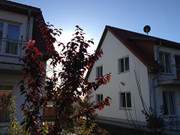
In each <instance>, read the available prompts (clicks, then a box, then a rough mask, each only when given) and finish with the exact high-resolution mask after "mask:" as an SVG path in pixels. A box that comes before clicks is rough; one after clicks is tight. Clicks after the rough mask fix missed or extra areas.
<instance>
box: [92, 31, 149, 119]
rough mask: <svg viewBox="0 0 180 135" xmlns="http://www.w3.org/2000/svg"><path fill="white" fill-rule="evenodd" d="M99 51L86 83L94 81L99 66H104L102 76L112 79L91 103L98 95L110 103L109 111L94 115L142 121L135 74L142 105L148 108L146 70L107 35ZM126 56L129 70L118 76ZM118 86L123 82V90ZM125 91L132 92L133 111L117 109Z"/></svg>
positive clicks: (124, 48) (132, 55)
mask: <svg viewBox="0 0 180 135" xmlns="http://www.w3.org/2000/svg"><path fill="white" fill-rule="evenodd" d="M102 49H103V56H102V58H101V59H100V60H98V61H97V62H96V63H95V65H94V67H93V69H92V71H91V73H90V76H89V80H90V81H93V80H94V78H95V77H96V67H97V66H100V65H102V66H103V74H106V73H111V74H112V79H111V81H110V83H108V84H107V85H105V86H102V87H100V88H99V89H98V90H97V91H96V92H94V93H93V98H92V101H95V98H96V94H97V93H103V96H104V97H106V96H109V97H111V99H112V100H111V105H110V106H109V107H106V108H105V109H104V110H103V111H97V113H98V115H99V116H104V117H108V118H115V119H124V120H126V119H129V120H132V119H133V120H135V121H141V122H143V121H145V118H144V115H143V114H142V112H141V111H142V110H143V108H142V103H141V101H140V97H139V93H138V88H137V83H136V79H135V72H136V74H137V77H138V79H139V81H140V84H141V90H142V94H143V98H144V101H145V103H146V105H147V106H149V104H150V103H149V102H150V99H149V86H148V85H149V84H148V72H147V68H146V66H145V65H144V64H143V63H142V62H141V61H140V60H139V59H138V58H137V57H136V56H135V55H134V54H132V53H131V52H130V51H129V50H128V49H127V48H126V47H125V46H124V45H123V43H121V42H120V41H119V40H118V39H116V38H115V37H114V36H113V35H112V34H111V33H110V32H107V35H106V37H105V39H104V41H103V43H102ZM125 56H129V62H130V63H129V64H130V66H129V67H130V70H129V72H125V73H120V74H118V59H119V58H122V57H125ZM134 71H135V72H134ZM120 82H124V83H125V86H123V85H121V83H120ZM124 91H127V92H131V100H132V108H131V109H129V110H123V109H120V96H119V94H120V92H124Z"/></svg>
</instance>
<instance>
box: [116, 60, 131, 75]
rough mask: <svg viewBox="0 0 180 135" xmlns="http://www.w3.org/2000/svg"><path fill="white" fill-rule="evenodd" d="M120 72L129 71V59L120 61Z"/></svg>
mask: <svg viewBox="0 0 180 135" xmlns="http://www.w3.org/2000/svg"><path fill="white" fill-rule="evenodd" d="M118 70H119V71H118V72H119V73H122V72H126V71H129V57H124V58H121V59H119V60H118Z"/></svg>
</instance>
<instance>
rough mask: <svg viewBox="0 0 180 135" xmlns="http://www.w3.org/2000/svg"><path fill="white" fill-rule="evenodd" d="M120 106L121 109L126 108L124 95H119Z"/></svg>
mask: <svg viewBox="0 0 180 135" xmlns="http://www.w3.org/2000/svg"><path fill="white" fill-rule="evenodd" d="M120 105H121V107H126V100H125V93H121V95H120Z"/></svg>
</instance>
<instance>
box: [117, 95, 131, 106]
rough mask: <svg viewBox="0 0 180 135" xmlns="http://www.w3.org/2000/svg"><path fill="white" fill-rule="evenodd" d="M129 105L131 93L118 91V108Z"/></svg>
mask: <svg viewBox="0 0 180 135" xmlns="http://www.w3.org/2000/svg"><path fill="white" fill-rule="evenodd" d="M131 106H132V105H131V93H130V92H121V93H120V108H130V107H131Z"/></svg>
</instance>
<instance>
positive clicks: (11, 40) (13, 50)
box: [0, 21, 22, 55]
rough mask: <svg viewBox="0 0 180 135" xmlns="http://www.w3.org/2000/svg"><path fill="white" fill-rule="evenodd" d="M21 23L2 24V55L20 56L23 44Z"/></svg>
mask: <svg viewBox="0 0 180 135" xmlns="http://www.w3.org/2000/svg"><path fill="white" fill-rule="evenodd" d="M20 28H21V25H20V24H19V23H11V22H6V21H1V22H0V53H1V54H3V55H4V54H8V55H18V54H19V51H20V50H19V49H20V48H21V47H20V46H21V45H22V43H21V42H20V41H19V39H20Z"/></svg>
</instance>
